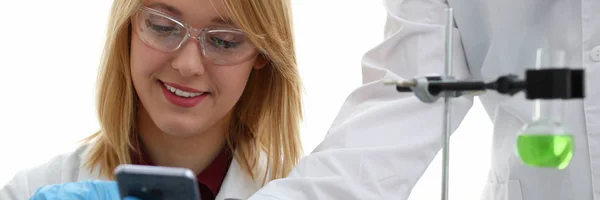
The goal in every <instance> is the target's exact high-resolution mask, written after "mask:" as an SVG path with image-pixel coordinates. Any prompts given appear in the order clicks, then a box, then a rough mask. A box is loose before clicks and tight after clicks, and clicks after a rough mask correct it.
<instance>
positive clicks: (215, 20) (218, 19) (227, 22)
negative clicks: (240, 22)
mask: <svg viewBox="0 0 600 200" xmlns="http://www.w3.org/2000/svg"><path fill="white" fill-rule="evenodd" d="M210 22H212V23H217V24H223V25H233V20H231V19H229V18H224V17H221V16H218V17H214V18H212V19H211V20H210Z"/></svg>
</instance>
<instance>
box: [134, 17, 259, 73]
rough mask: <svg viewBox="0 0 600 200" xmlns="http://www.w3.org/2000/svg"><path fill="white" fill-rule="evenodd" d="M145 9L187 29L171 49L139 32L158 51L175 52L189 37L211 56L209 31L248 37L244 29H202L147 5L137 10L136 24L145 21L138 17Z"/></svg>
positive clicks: (204, 53)
mask: <svg viewBox="0 0 600 200" xmlns="http://www.w3.org/2000/svg"><path fill="white" fill-rule="evenodd" d="M143 11H145V12H148V13H151V14H155V15H159V16H161V17H164V18H166V19H168V20H171V21H173V22H174V23H176V24H177V25H180V26H181V27H183V28H184V29H185V31H186V33H185V36H184V37H183V39H182V40H181V41H180V42H179V44H178V45H177V47H175V48H173V49H171V50H164V49H160V48H157V47H154V46H153V45H151V44H148V42H146V40H145V39H143V38H141V37H140V34H139V33H138V37H139V38H140V39H141V40H142V41H143V42H144V43H146V44H147V45H148V46H150V47H152V48H153V49H156V50H157V51H161V52H165V53H171V52H175V51H177V50H179V49H180V48H181V47H182V46H183V44H185V43H186V42H188V40H189V39H195V40H197V41H198V42H199V43H200V49H201V50H202V55H203V56H204V57H206V58H209V56H207V53H206V48H205V41H206V35H207V33H235V34H241V35H243V36H244V37H246V39H247V35H246V33H245V32H244V31H243V30H241V29H239V28H201V29H197V28H194V27H193V26H191V25H189V24H188V23H186V22H184V21H183V20H180V19H177V18H175V17H172V16H170V15H168V14H166V13H164V12H161V11H159V10H156V9H153V8H150V7H146V6H143V7H141V8H140V9H139V10H138V12H136V14H135V15H134V23H136V24H137V23H143V22H140V21H138V18H139V17H140V15H141V14H142V12H143ZM137 26H139V24H137V25H134V28H135V29H136V31H138V30H137V29H138V27H137ZM193 33H195V34H196V36H192V34H193ZM248 42H249V41H248ZM253 49H255V50H256V47H254V46H253ZM209 59H210V60H212V61H213V62H216V63H217V64H220V63H218V62H217V61H215V59H213V58H209ZM244 60H245V59H240V61H238V62H242V61H244ZM234 64H235V63H234Z"/></svg>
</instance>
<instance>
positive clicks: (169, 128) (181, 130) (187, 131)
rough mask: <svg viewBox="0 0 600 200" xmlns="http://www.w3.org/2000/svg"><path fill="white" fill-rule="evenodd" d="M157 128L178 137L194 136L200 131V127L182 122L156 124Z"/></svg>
mask: <svg viewBox="0 0 600 200" xmlns="http://www.w3.org/2000/svg"><path fill="white" fill-rule="evenodd" d="M158 128H159V129H160V130H161V131H162V132H164V133H165V134H167V135H171V136H178V137H189V136H195V135H198V134H199V133H201V132H202V131H201V130H202V128H200V127H197V125H196V127H190V126H189V125H187V124H182V123H169V124H163V125H161V126H158Z"/></svg>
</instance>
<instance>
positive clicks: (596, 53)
mask: <svg viewBox="0 0 600 200" xmlns="http://www.w3.org/2000/svg"><path fill="white" fill-rule="evenodd" d="M590 57H591V58H592V60H593V61H595V62H600V46H596V47H594V48H593V49H592V51H591V52H590Z"/></svg>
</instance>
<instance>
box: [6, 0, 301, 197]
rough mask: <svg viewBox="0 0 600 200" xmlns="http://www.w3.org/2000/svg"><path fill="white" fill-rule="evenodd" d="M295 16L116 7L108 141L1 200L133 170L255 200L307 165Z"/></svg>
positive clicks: (200, 7)
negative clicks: (164, 172) (194, 180)
mask: <svg viewBox="0 0 600 200" xmlns="http://www.w3.org/2000/svg"><path fill="white" fill-rule="evenodd" d="M290 10H291V9H290V3H289V1H285V0H260V1H236V0H145V1H141V0H137V1H133V0H115V1H114V4H113V7H112V13H111V18H110V21H109V27H108V30H109V31H108V37H107V42H106V46H105V54H104V57H103V62H102V66H101V70H100V76H99V77H100V78H99V91H98V94H99V95H98V96H99V99H98V100H99V101H98V104H99V105H98V116H99V120H100V125H101V130H100V131H98V132H97V133H95V134H94V135H92V136H91V137H89V138H88V139H87V140H86V142H85V144H84V145H83V146H82V147H80V148H79V149H78V150H76V151H75V152H74V153H72V154H69V155H62V156H58V157H56V158H54V159H53V160H51V161H50V162H49V163H47V164H44V165H42V166H38V167H36V168H34V169H32V170H29V171H24V172H21V173H19V174H18V175H17V176H15V178H14V179H13V180H12V181H11V182H9V183H8V184H7V185H6V186H5V188H3V189H2V190H0V199H27V198H29V197H30V196H31V195H32V194H33V193H34V192H35V191H36V190H37V189H38V188H39V187H41V186H45V185H51V184H58V183H65V182H78V181H84V180H94V179H100V180H111V179H113V177H112V172H113V170H114V168H115V167H117V166H118V165H120V164H126V163H133V164H145V165H160V166H177V167H185V168H189V169H191V170H192V171H194V172H195V173H197V174H198V180H199V185H200V190H201V192H202V194H203V197H202V199H215V198H216V199H225V198H248V197H249V196H250V195H251V194H252V193H254V192H255V191H257V190H258V189H259V188H260V187H261V186H262V185H263V184H264V183H266V182H268V181H270V180H273V179H277V178H281V177H284V176H286V175H287V174H288V173H289V172H290V170H291V169H292V168H293V166H294V165H295V164H296V163H297V161H298V160H299V158H300V156H301V153H302V150H301V145H300V140H299V123H300V120H301V117H302V115H301V110H302V109H301V83H300V78H299V75H298V71H297V68H296V60H295V52H294V43H293V38H292V26H291V11H290ZM241 183H245V184H246V185H244V186H243V187H239V184H241ZM232 186H235V187H232Z"/></svg>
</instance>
